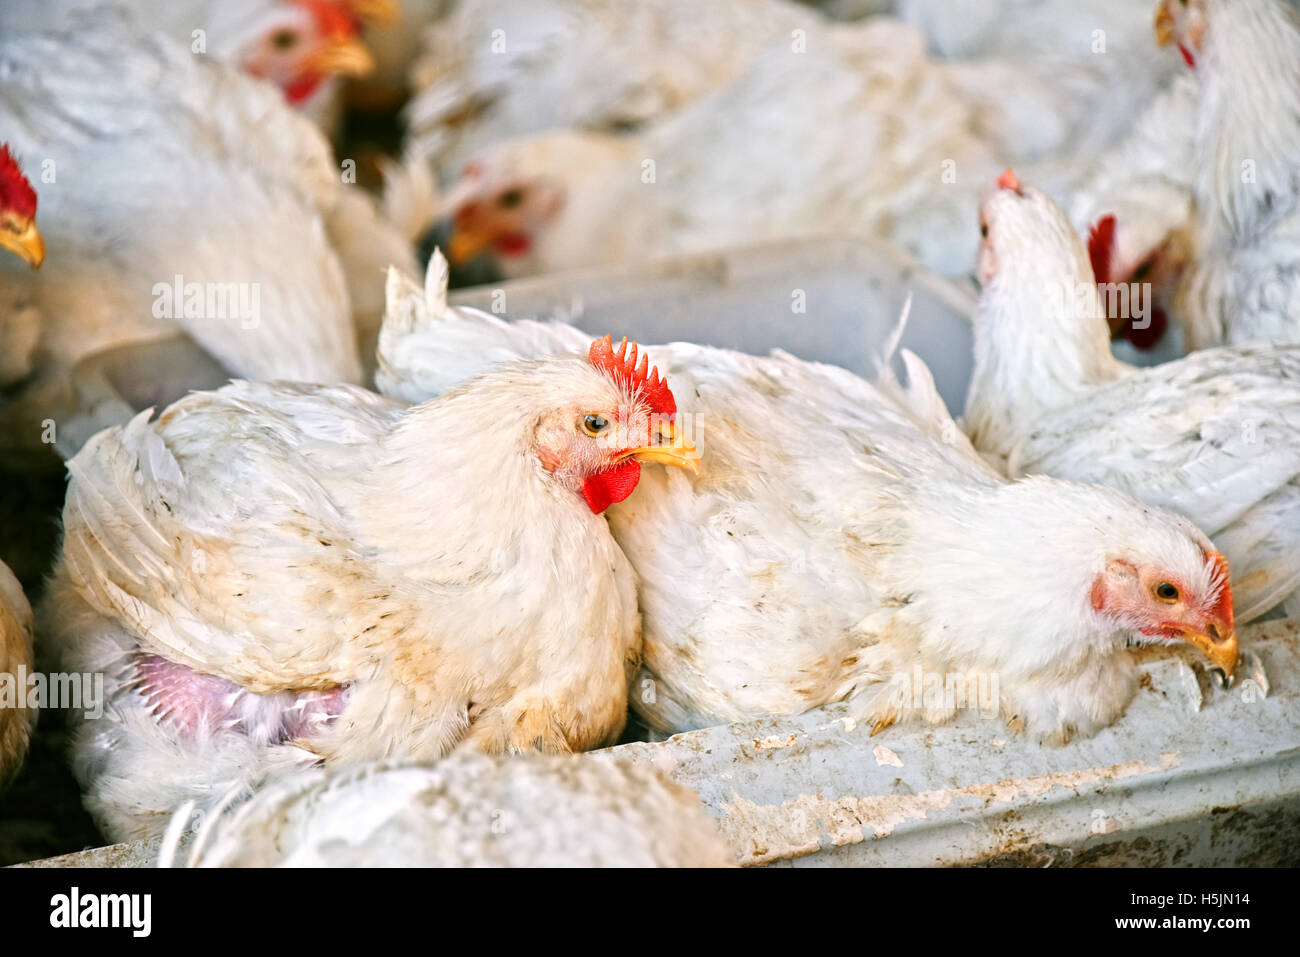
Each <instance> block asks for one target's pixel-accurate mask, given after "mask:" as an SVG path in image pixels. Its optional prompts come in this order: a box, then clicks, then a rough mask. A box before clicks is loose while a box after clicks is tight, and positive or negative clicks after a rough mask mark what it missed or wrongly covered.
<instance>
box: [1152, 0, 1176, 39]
mask: <svg viewBox="0 0 1300 957" xmlns="http://www.w3.org/2000/svg"><path fill="white" fill-rule="evenodd" d="M1173 38H1174V17H1173V14H1171V13H1170V12H1169V10H1168V8H1166V7H1165V5H1164V4H1163V3H1162V4H1160V6H1159V7H1157V8H1156V43H1158V44H1159V45H1160V46H1162V47H1167V46H1169V42H1170V41H1171V40H1172V39H1173Z"/></svg>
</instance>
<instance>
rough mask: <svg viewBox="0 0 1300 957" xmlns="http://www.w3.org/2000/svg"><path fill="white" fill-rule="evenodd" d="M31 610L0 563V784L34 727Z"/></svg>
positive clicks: (24, 748) (16, 762) (15, 764)
mask: <svg viewBox="0 0 1300 957" xmlns="http://www.w3.org/2000/svg"><path fill="white" fill-rule="evenodd" d="M31 674H32V609H31V606H30V605H29V604H28V603H27V596H26V595H24V594H23V586H22V585H20V584H19V583H18V579H17V578H15V577H14V573H13V572H11V571H10V570H9V566H8V565H6V564H5V563H4V562H0V785H3V784H4V783H5V782H6V781H8V780H9V778H10V777H12V776H13V774H14V772H15V771H16V770H17V769H18V766H19V765H20V764H21V763H22V760H23V756H24V755H26V753H27V744H28V742H29V741H30V740H31V736H32V728H33V726H34V725H35V724H36V709H35V708H29V707H28V705H29V704H30V703H31V702H30V701H29V699H28V691H29V687H30V686H29V685H28V684H27V678H28V677H29V676H31Z"/></svg>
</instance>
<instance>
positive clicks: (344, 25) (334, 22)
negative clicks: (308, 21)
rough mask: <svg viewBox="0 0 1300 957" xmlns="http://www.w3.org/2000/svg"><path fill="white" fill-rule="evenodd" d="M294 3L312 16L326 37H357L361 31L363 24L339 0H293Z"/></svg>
mask: <svg viewBox="0 0 1300 957" xmlns="http://www.w3.org/2000/svg"><path fill="white" fill-rule="evenodd" d="M292 2H293V3H295V4H297V5H298V6H300V7H302V8H303V9H305V10H306V11H307V12H308V13H310V14H311V18H312V21H313V22H314V23H315V24H316V28H317V29H318V30H320V32H321V35H322V36H326V37H351V36H356V34H357V33H359V32H360V30H361V22H360V21H359V20H358V19H357V18H356V17H355V16H354V15H353V13H352V11H351V10H350V9H349V8H348V7H347V5H346V4H343V3H340V2H339V0H292Z"/></svg>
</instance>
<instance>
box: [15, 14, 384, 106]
mask: <svg viewBox="0 0 1300 957" xmlns="http://www.w3.org/2000/svg"><path fill="white" fill-rule="evenodd" d="M394 2H395V0H365V2H361V3H353V2H348V0H168V2H167V3H165V4H158V3H155V2H152V0H7V2H6V3H5V4H4V7H3V9H0V33H4V32H10V31H22V32H31V31H36V30H52V29H60V28H64V27H66V25H67V24H68V22H69V17H70V16H71V15H72V14H74V13H75V12H77V11H87V10H92V9H94V8H96V7H106V6H115V7H117V8H119V9H120V10H122V11H123V12H124V13H126V14H128V15H130V16H131V17H133V18H134V20H135V22H137V23H138V24H139V25H140V26H141V27H143V28H146V29H148V30H150V31H154V32H157V33H158V34H160V35H161V36H163V37H165V38H166V39H168V40H170V41H172V42H173V43H174V44H176V46H177V48H178V49H182V50H186V51H190V52H193V53H197V54H201V55H204V56H210V57H212V58H213V59H214V60H218V61H220V62H222V63H227V64H229V65H230V66H232V67H234V68H236V69H239V70H242V71H243V72H244V73H246V74H248V75H249V76H255V77H260V78H262V79H265V80H268V81H270V82H271V83H274V84H275V85H276V86H277V87H278V88H279V89H280V90H281V92H282V93H283V94H284V97H285V100H286V101H287V102H288V103H289V104H290V105H292V106H294V107H296V108H298V109H300V110H302V111H303V112H304V113H305V114H307V115H308V116H310V117H312V118H313V119H315V120H317V121H318V122H319V123H321V124H324V125H327V126H328V125H329V123H330V122H332V120H331V116H332V114H333V113H335V112H336V111H337V108H338V93H339V79H338V78H339V77H347V76H362V75H365V74H366V73H368V72H369V71H370V70H372V69H373V68H374V65H375V63H374V59H373V57H372V56H371V54H370V52H369V51H368V50H367V49H366V47H365V46H364V45H363V44H362V43H361V41H360V40H359V39H358V36H357V35H358V32H359V29H360V26H361V18H360V17H359V13H360V12H365V13H366V14H367V16H369V15H370V14H371V12H372V8H375V9H374V11H373V12H374V13H375V15H377V16H378V17H379V18H380V19H381V20H382V19H383V18H384V17H385V15H386V14H385V10H391V8H392V5H393V3H394ZM356 7H359V8H361V9H360V10H357V9H354V8H356Z"/></svg>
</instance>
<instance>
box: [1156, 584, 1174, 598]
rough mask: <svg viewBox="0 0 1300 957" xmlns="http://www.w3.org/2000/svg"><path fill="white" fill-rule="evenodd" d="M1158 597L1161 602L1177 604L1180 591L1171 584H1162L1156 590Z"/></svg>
mask: <svg viewBox="0 0 1300 957" xmlns="http://www.w3.org/2000/svg"><path fill="white" fill-rule="evenodd" d="M1155 591H1156V597H1157V598H1159V599H1160V600H1161V601H1165V602H1175V601H1178V589H1177V588H1175V587H1174V586H1173V585H1171V584H1169V582H1161V583H1160V584H1159V585H1157V586H1156V588H1155Z"/></svg>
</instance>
